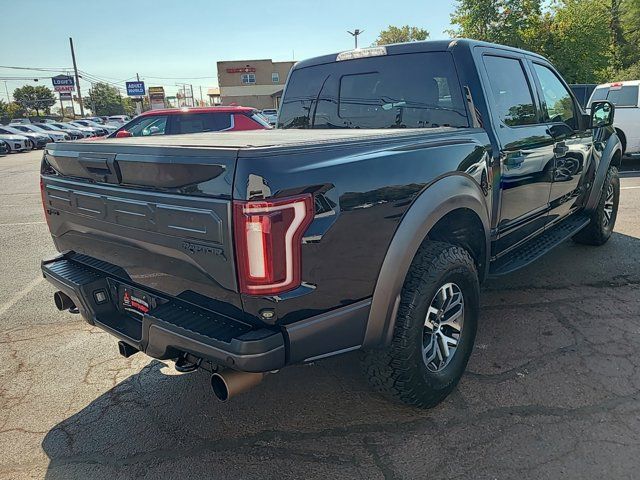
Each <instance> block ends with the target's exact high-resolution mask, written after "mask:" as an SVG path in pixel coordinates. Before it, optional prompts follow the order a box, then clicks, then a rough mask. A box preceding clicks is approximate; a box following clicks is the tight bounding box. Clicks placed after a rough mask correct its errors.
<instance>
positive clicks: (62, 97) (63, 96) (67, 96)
mask: <svg viewBox="0 0 640 480" xmlns="http://www.w3.org/2000/svg"><path fill="white" fill-rule="evenodd" d="M60 100H71V92H60Z"/></svg>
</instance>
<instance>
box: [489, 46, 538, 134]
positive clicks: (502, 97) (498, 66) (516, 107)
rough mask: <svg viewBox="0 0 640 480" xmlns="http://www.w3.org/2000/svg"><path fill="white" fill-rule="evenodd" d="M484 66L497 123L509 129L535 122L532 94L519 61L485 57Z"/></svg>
mask: <svg viewBox="0 0 640 480" xmlns="http://www.w3.org/2000/svg"><path fill="white" fill-rule="evenodd" d="M484 64H485V67H486V68H487V74H488V75H489V85H490V87H491V96H492V100H493V102H492V103H493V106H494V108H495V110H496V114H497V116H498V117H499V118H500V120H502V121H503V122H504V124H505V125H508V126H510V127H517V126H519V125H533V124H536V123H538V118H537V114H536V107H535V104H534V103H533V95H532V94H531V89H530V88H529V82H528V81H527V77H526V75H525V73H524V70H523V68H522V63H520V60H518V59H515V58H507V57H497V56H494V55H487V56H485V57H484Z"/></svg>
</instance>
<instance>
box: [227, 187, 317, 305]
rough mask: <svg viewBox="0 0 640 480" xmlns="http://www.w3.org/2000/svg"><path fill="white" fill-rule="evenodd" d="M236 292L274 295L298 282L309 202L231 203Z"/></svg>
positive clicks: (310, 214) (300, 198)
mask: <svg viewBox="0 0 640 480" xmlns="http://www.w3.org/2000/svg"><path fill="white" fill-rule="evenodd" d="M233 209H234V211H233V213H234V215H233V221H234V232H235V246H236V259H237V264H238V282H239V284H240V292H241V293H246V294H249V295H274V294H277V293H283V292H286V291H289V290H293V289H294V288H296V287H298V286H299V285H300V282H301V258H300V257H301V255H300V250H301V245H302V235H303V233H304V232H305V230H306V229H307V227H308V226H309V224H310V223H311V221H312V220H313V214H314V211H313V199H312V196H311V195H301V196H296V197H289V198H286V199H277V200H261V201H251V202H241V201H234V205H233Z"/></svg>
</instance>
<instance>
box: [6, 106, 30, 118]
mask: <svg viewBox="0 0 640 480" xmlns="http://www.w3.org/2000/svg"><path fill="white" fill-rule="evenodd" d="M26 113H27V110H26V109H25V108H24V107H23V106H22V105H20V104H19V103H18V102H11V103H8V104H7V110H6V115H7V117H9V118H10V119H13V118H21V117H24V116H25V114H26Z"/></svg>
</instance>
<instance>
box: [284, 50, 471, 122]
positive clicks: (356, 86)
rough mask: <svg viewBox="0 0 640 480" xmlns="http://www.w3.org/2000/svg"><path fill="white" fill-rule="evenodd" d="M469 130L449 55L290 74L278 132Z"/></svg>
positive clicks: (333, 66) (311, 68)
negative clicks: (354, 129) (299, 130)
mask: <svg viewBox="0 0 640 480" xmlns="http://www.w3.org/2000/svg"><path fill="white" fill-rule="evenodd" d="M444 126H447V127H468V126H469V120H468V117H467V111H466V105H465V100H464V96H463V93H462V88H461V85H460V81H459V79H458V75H457V72H456V70H455V66H454V63H453V58H452V56H451V54H450V53H449V52H426V53H409V54H397V55H385V56H380V57H369V58H360V59H356V60H347V61H336V62H332V63H328V64H323V65H314V66H309V67H303V68H299V69H297V70H294V71H293V72H292V73H291V77H290V79H289V83H288V85H287V90H286V92H285V96H284V97H283V103H282V106H281V109H280V114H279V119H278V127H279V128H366V129H374V128H433V127H444Z"/></svg>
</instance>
